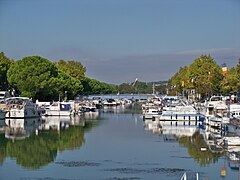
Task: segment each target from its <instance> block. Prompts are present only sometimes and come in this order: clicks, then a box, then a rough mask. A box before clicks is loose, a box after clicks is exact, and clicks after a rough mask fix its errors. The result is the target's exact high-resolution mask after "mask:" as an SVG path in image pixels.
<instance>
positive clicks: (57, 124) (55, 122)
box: [39, 116, 71, 131]
mask: <svg viewBox="0 0 240 180" xmlns="http://www.w3.org/2000/svg"><path fill="white" fill-rule="evenodd" d="M70 121H71V117H70V116H46V117H42V123H41V125H40V126H39V130H51V129H53V130H58V131H60V130H61V129H68V128H69V125H70Z"/></svg>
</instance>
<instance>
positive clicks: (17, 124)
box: [5, 118, 40, 140]
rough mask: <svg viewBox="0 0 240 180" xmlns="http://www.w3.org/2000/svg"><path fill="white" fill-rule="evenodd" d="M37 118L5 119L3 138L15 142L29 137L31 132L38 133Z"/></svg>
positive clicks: (38, 120) (38, 121)
mask: <svg viewBox="0 0 240 180" xmlns="http://www.w3.org/2000/svg"><path fill="white" fill-rule="evenodd" d="M39 123H40V119H39V118H27V119H24V118H20V119H17V118H6V119H5V124H6V125H7V126H6V127H5V138H7V139H12V140H17V139H25V138H27V137H29V136H30V135H31V134H32V133H33V132H36V133H37V131H38V126H39Z"/></svg>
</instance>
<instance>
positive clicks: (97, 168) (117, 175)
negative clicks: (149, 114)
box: [0, 105, 240, 180]
mask: <svg viewBox="0 0 240 180" xmlns="http://www.w3.org/2000/svg"><path fill="white" fill-rule="evenodd" d="M131 108H132V109H129V108H125V107H118V108H106V109H103V110H102V111H100V112H89V113H84V114H82V115H81V116H76V117H45V118H44V119H40V121H38V120H35V121H33V120H31V121H29V120H24V121H18V123H16V122H15V121H16V119H15V120H10V121H9V120H8V121H6V123H7V125H8V126H7V127H6V128H5V129H4V131H2V133H1V134H0V164H1V165H2V169H3V171H4V168H5V167H7V168H9V165H8V164H9V162H8V163H6V164H4V161H7V160H8V158H10V159H14V160H15V161H14V162H11V163H12V164H14V165H15V162H16V163H17V164H18V165H20V166H21V167H23V170H22V169H21V170H20V171H21V173H22V174H24V178H25V179H27V177H29V176H30V177H31V178H32V179H34V178H35V179H37V178H40V177H44V178H46V179H47V178H49V179H60V178H63V179H76V177H80V176H81V177H83V179H96V178H93V177H95V176H97V177H98V176H99V177H100V178H99V179H124V178H125V179H127V178H129V179H131V178H132V179H134V178H135V179H168V180H173V179H180V177H181V175H182V174H183V173H184V172H186V171H188V172H190V173H192V174H193V175H195V172H199V174H200V179H203V178H205V177H207V176H208V178H209V179H219V176H220V172H224V171H222V169H223V170H224V168H225V169H227V175H226V179H227V178H228V177H229V176H230V177H236V173H235V174H233V173H232V172H236V171H237V170H239V158H240V156H239V155H240V146H222V145H221V144H220V139H221V138H222V137H223V136H224V134H225V133H223V132H222V131H220V130H217V129H212V128H210V127H208V126H201V127H199V126H195V125H191V126H188V125H185V126H184V125H177V126H176V125H175V124H174V125H171V124H167V123H161V122H159V121H148V120H145V121H142V118H141V115H140V114H139V111H138V109H137V108H138V106H137V105H136V106H132V107H131ZM100 125H101V126H100ZM7 128H14V129H15V130H16V129H22V130H24V131H18V134H21V133H20V132H25V133H23V134H24V139H22V140H20V139H17V138H16V137H15V139H14V140H13V138H7V136H6V134H7ZM93 128H94V129H93ZM149 132H150V133H149ZM152 133H153V134H152ZM159 139H160V140H159ZM83 144H85V145H84V146H83ZM83 147H84V148H83ZM65 150H71V151H65ZM63 151H65V152H64V153H59V152H63ZM53 162H54V163H53ZM173 162H174V163H173ZM12 164H11V166H10V167H14V165H12ZM49 164H51V166H49ZM45 166H47V168H42V167H45ZM219 166H220V167H219ZM66 168H67V171H71V172H73V173H72V174H71V173H70V174H68V175H67V174H66V175H65V171H66ZM70 168H71V169H70ZM24 169H27V170H26V171H25V170H24ZM29 169H30V171H29ZM39 169H41V171H39ZM46 169H47V171H48V173H49V174H50V175H49V176H46V175H45V174H44V171H45V170H46ZM49 169H50V170H49ZM216 169H217V170H216ZM0 170H1V169H0ZM35 170H38V171H35ZM42 170H43V171H42ZM86 170H87V171H86ZM229 171H231V172H229ZM29 172H34V176H35V177H32V176H33V175H32V174H31V173H29ZM52 172H57V174H58V175H56V174H54V173H52ZM213 172H214V173H215V175H213V174H214V173H213ZM45 173H46V172H45ZM51 173H52V174H51ZM217 173H218V174H217ZM5 174H6V175H5V177H7V173H5ZM29 174H30V175H29ZM36 174H37V175H36ZM94 174H97V175H95V176H94ZM216 174H217V175H216ZM24 178H22V179H24ZM0 179H1V178H0ZM13 179H14V178H13ZM230 179H235V178H230Z"/></svg>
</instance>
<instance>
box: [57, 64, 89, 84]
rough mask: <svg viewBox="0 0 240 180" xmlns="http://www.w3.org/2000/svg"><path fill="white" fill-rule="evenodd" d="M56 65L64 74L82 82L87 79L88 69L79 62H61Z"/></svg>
mask: <svg viewBox="0 0 240 180" xmlns="http://www.w3.org/2000/svg"><path fill="white" fill-rule="evenodd" d="M56 65H57V67H58V68H59V69H61V70H62V71H63V72H65V73H66V74H68V75H70V76H72V77H74V78H77V79H79V80H82V79H84V77H85V72H86V67H83V65H82V64H81V63H80V62H78V61H64V60H60V61H58V62H57V63H56Z"/></svg>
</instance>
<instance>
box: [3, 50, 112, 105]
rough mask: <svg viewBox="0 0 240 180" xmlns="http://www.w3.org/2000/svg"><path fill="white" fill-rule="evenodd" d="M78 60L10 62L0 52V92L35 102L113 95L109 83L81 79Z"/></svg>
mask: <svg viewBox="0 0 240 180" xmlns="http://www.w3.org/2000/svg"><path fill="white" fill-rule="evenodd" d="M85 72H86V68H85V67H83V66H82V64H81V63H80V62H78V61H73V60H70V61H66V60H59V61H58V62H52V61H50V60H48V59H46V58H43V57H40V56H27V57H24V58H23V59H21V60H17V61H15V60H12V59H10V58H8V57H6V56H5V54H4V53H3V52H1V53H0V90H2V91H8V90H11V91H14V92H15V94H19V95H21V96H27V97H31V98H33V99H38V100H58V99H59V97H61V98H64V97H65V98H66V97H67V98H68V99H74V98H75V97H76V96H78V95H89V94H109V93H117V87H116V86H115V85H112V84H107V83H104V82H100V81H97V80H95V79H91V78H88V77H86V76H85Z"/></svg>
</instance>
